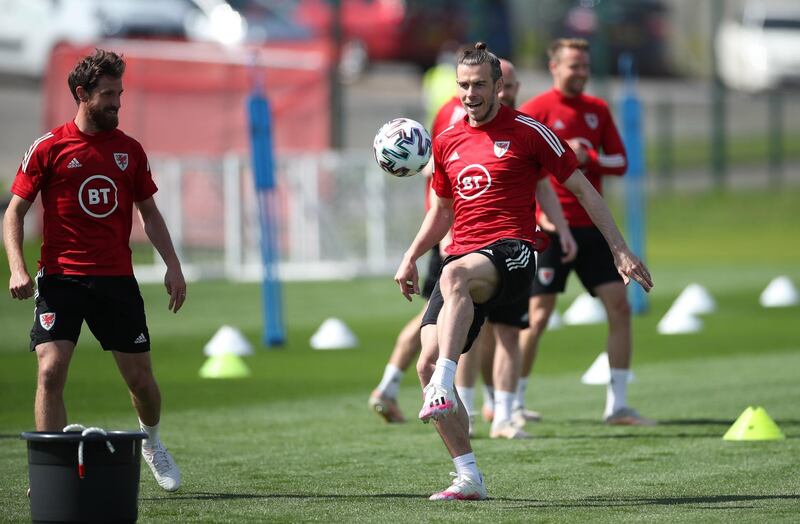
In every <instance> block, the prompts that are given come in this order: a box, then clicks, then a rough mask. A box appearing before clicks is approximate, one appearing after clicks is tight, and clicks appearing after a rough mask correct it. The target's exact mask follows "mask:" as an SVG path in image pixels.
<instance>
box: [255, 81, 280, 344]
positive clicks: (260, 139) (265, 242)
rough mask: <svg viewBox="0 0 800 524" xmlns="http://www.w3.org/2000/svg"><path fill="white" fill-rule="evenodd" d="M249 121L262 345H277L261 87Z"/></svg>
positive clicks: (266, 112)
mask: <svg viewBox="0 0 800 524" xmlns="http://www.w3.org/2000/svg"><path fill="white" fill-rule="evenodd" d="M247 110H248V117H249V122H250V145H251V148H252V155H253V176H254V178H255V188H256V198H257V200H258V215H259V224H260V226H261V259H262V262H263V265H264V275H263V280H262V287H261V290H262V305H263V314H264V336H263V340H264V345H266V346H280V345H282V344H283V343H284V342H285V341H286V334H285V330H284V326H283V302H282V300H281V283H280V280H279V278H278V267H277V266H278V251H277V241H276V240H277V239H276V230H275V217H274V212H273V208H274V206H273V200H274V193H275V174H274V163H273V154H272V118H271V115H270V109H269V102H268V100H267V99H266V97H264V96H263V95H262V94H261V92H260V89H258V88H257V89H254V90H253V93H252V94H251V95H250V97H249V98H248V100H247Z"/></svg>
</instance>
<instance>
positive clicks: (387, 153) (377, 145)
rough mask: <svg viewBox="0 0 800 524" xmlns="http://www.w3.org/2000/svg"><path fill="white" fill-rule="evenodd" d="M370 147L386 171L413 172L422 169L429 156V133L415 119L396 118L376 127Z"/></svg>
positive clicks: (392, 172) (396, 173)
mask: <svg viewBox="0 0 800 524" xmlns="http://www.w3.org/2000/svg"><path fill="white" fill-rule="evenodd" d="M372 149H373V151H374V152H375V160H376V161H377V162H378V165H379V166H380V168H381V169H383V170H384V171H385V172H386V173H388V174H390V175H393V176H396V177H407V176H412V175H416V174H417V173H419V172H420V171H422V168H424V167H425V166H426V165H427V164H428V160H429V159H430V158H431V136H430V135H429V134H428V132H427V131H426V130H425V127H423V125H422V124H420V123H419V122H417V121H416V120H411V119H410V118H395V119H394V120H390V121H389V122H386V123H385V124H383V127H381V128H380V129H379V130H378V134H376V135H375V140H374V141H373V142H372Z"/></svg>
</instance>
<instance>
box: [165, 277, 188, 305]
mask: <svg viewBox="0 0 800 524" xmlns="http://www.w3.org/2000/svg"><path fill="white" fill-rule="evenodd" d="M164 287H166V288H167V294H168V295H169V306H167V307H168V309H169V310H170V311H172V312H173V313H177V312H178V310H179V309H180V308H181V306H182V305H183V303H184V302H185V301H186V280H185V279H184V278H183V272H182V271H181V266H180V265H178V266H172V267H169V266H168V267H167V272H166V274H165V275H164Z"/></svg>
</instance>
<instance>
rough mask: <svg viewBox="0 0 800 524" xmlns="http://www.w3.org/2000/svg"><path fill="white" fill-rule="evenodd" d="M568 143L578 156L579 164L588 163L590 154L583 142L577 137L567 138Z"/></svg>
mask: <svg viewBox="0 0 800 524" xmlns="http://www.w3.org/2000/svg"><path fill="white" fill-rule="evenodd" d="M567 145H568V146H569V147H570V148H571V149H572V151H573V152H574V153H575V156H576V157H577V158H578V165H579V166H584V165H586V161H587V160H589V155H588V153H586V147H585V146H584V145H583V144H581V142H580V140H578V139H577V138H570V139H569V140H567Z"/></svg>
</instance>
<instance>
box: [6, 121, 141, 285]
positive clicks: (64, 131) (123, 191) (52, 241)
mask: <svg viewBox="0 0 800 524" xmlns="http://www.w3.org/2000/svg"><path fill="white" fill-rule="evenodd" d="M156 191H157V188H156V185H155V183H153V177H152V175H151V173H150V166H149V164H148V162H147V156H146V155H145V153H144V150H143V149H142V146H141V145H140V144H139V142H137V141H136V140H134V139H133V138H130V137H129V136H127V135H126V134H125V133H123V132H122V131H119V130H116V129H115V130H113V131H104V132H100V133H97V134H95V135H87V134H85V133H82V132H81V131H80V130H79V129H78V127H77V126H76V125H75V123H74V122H67V123H66V124H64V125H62V126H60V127H57V128H55V129H53V130H52V131H50V132H49V133H47V134H45V135H43V136H41V137H39V138H38V139H36V141H34V142H33V145H31V147H30V149H28V152H27V153H25V157H24V158H23V160H22V164H21V165H20V167H19V170H18V171H17V176H16V178H15V179H14V183H13V185H12V186H11V192H12V193H14V194H15V195H18V196H19V197H21V198H24V199H25V200H28V201H30V202H33V201H34V200H35V199H36V195H37V193H39V192H41V194H42V207H43V208H44V224H43V233H42V251H41V259H40V260H39V268H40V269H42V268H44V270H45V272H46V273H47V274H64V275H106V276H129V275H133V264H132V262H131V250H130V246H129V243H128V242H129V239H130V235H131V223H132V216H133V203H134V202H141V201H143V200H146V199H148V198H150V197H151V196H152V195H153V194H154V193H155V192H156Z"/></svg>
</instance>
